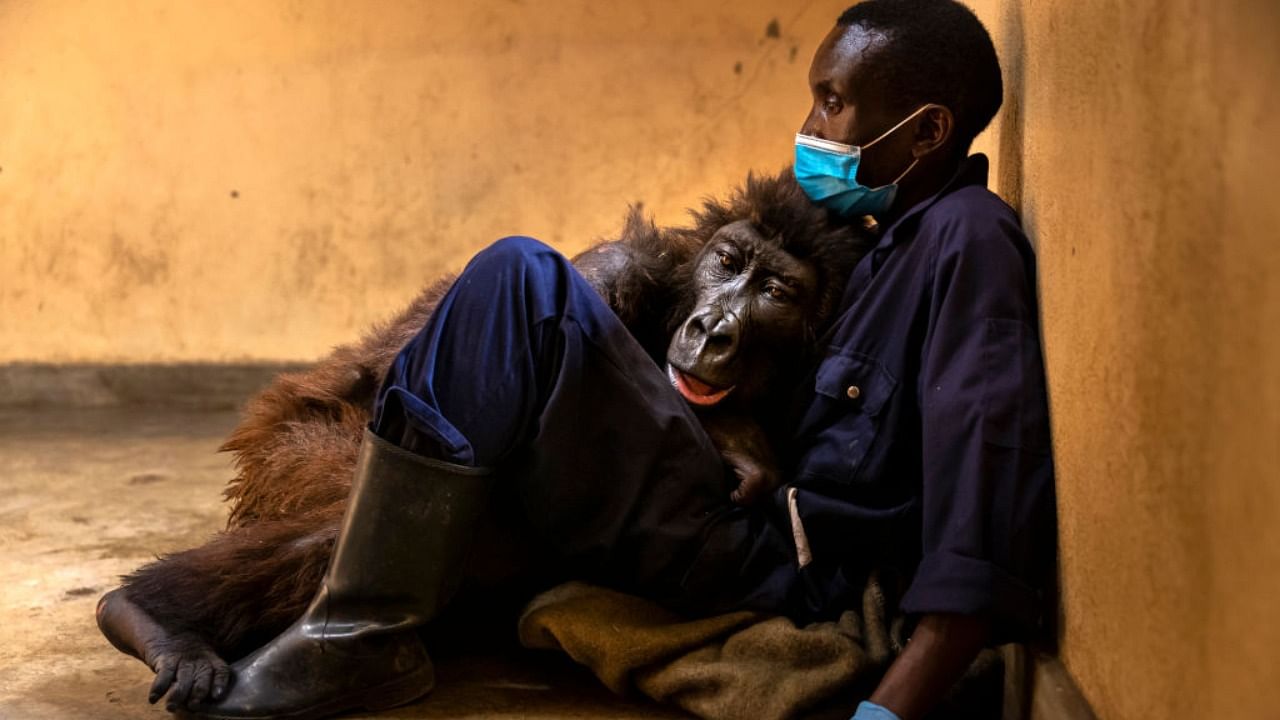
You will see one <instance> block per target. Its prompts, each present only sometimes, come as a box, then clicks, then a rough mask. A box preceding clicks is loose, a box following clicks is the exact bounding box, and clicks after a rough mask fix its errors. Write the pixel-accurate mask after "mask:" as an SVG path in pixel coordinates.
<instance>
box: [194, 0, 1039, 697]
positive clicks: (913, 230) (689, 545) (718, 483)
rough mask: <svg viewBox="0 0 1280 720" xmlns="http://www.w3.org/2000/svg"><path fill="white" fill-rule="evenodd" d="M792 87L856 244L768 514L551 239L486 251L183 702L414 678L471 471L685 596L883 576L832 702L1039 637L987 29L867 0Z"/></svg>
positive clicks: (571, 552) (728, 598) (678, 597)
mask: <svg viewBox="0 0 1280 720" xmlns="http://www.w3.org/2000/svg"><path fill="white" fill-rule="evenodd" d="M809 79H810V86H811V88H812V91H813V107H812V109H811V111H810V113H809V115H808V118H807V119H806V120H805V122H804V125H803V127H802V128H801V135H800V136H799V137H798V138H797V148H796V175H797V178H798V179H799V181H800V182H801V185H802V187H804V188H805V190H806V192H807V193H808V194H809V195H810V197H811V198H812V199H813V200H814V201H815V202H818V203H820V204H822V205H824V206H826V207H827V208H829V209H830V210H831V212H833V213H836V214H838V215H840V216H842V217H844V218H847V219H848V220H849V222H861V218H862V216H864V215H872V216H874V217H875V218H876V219H877V220H878V221H879V226H880V228H882V233H881V239H880V242H879V245H878V246H877V247H876V248H875V250H874V251H873V252H872V253H870V254H869V255H868V256H867V257H866V258H865V259H864V260H863V261H862V262H861V263H860V264H859V266H858V267H857V268H856V269H855V271H854V273H853V275H852V277H851V279H850V283H849V286H848V291H847V293H846V296H845V298H844V299H843V304H842V311H841V313H840V315H839V317H838V319H837V320H836V321H835V323H834V324H833V326H832V328H831V329H830V331H829V333H828V335H827V339H828V342H829V349H828V351H827V353H826V355H825V357H824V359H823V360H822V361H821V363H820V365H819V366H818V367H816V368H815V369H814V371H813V376H812V378H811V380H810V381H809V382H806V383H804V384H803V385H802V388H803V392H802V393H801V396H799V397H797V398H796V403H795V406H796V413H795V427H796V432H795V435H794V438H793V441H792V443H791V444H790V445H789V446H788V447H786V448H784V449H783V453H782V459H783V472H784V473H785V474H786V477H787V480H788V483H787V484H786V485H785V486H784V487H783V488H781V489H780V490H779V491H778V492H777V493H776V494H775V495H774V497H773V498H772V507H768V508H763V509H762V508H756V509H744V508H740V507H737V506H734V505H733V504H732V503H731V502H730V501H729V497H728V488H729V487H731V485H732V483H731V482H726V478H725V468H724V464H723V462H722V460H721V458H720V456H719V454H718V453H717V451H716V449H715V448H714V447H713V446H712V444H711V443H710V441H709V440H708V439H707V437H706V435H705V433H704V432H703V431H702V429H701V428H700V426H699V425H698V423H697V421H696V419H695V418H694V417H693V415H692V413H691V412H690V410H689V408H688V406H687V404H686V403H685V401H684V400H683V399H682V398H681V396H680V394H679V393H678V392H677V391H676V390H675V389H673V388H672V381H671V379H669V377H668V375H667V374H666V373H664V372H663V370H661V369H659V368H658V367H657V366H655V365H654V363H653V362H652V360H650V359H649V358H648V356H646V354H645V353H644V351H643V350H642V349H641V348H640V347H639V346H638V345H637V344H636V342H635V341H634V340H633V339H632V338H631V337H630V336H629V335H628V334H627V332H626V330H625V329H624V328H623V327H622V326H621V324H620V323H619V321H618V320H617V318H616V317H615V316H614V315H613V314H612V313H611V312H610V311H609V309H608V307H607V306H606V305H605V304H604V303H603V301H602V300H601V299H600V298H599V297H598V296H597V295H596V294H595V293H594V291H593V290H592V289H591V288H590V287H589V286H588V285H587V284H586V282H585V281H584V280H583V279H582V278H581V277H580V276H579V275H577V273H576V272H575V271H574V269H573V268H572V267H571V266H570V265H569V264H568V263H567V262H566V261H565V259H564V258H563V257H561V256H560V255H559V254H557V253H555V252H554V251H553V250H551V249H549V248H547V247H545V246H543V245H541V244H538V243H536V242H535V241H532V240H528V239H524V238H509V239H506V240H503V241H499V242H498V243H496V244H495V245H493V246H491V247H490V248H489V249H487V250H485V251H483V252H481V253H480V254H479V255H477V256H476V258H475V259H474V260H473V261H472V263H471V264H470V265H469V266H468V268H467V269H466V270H465V271H464V272H463V274H462V275H461V276H460V277H459V279H458V281H457V283H456V284H455V285H454V287H453V288H452V289H451V290H450V292H449V294H448V295H447V296H446V297H445V298H444V300H443V301H442V302H441V303H440V305H439V308H438V309H437V310H436V313H435V315H434V316H433V317H432V319H431V321H430V322H429V323H428V324H427V326H426V327H425V328H424V329H423V330H422V332H421V333H420V334H419V335H418V336H417V337H416V338H415V339H414V340H413V341H411V342H410V343H409V344H408V345H407V346H406V347H405V348H404V349H403V350H402V351H401V353H400V355H399V357H398V358H397V360H396V361H395V363H394V365H393V367H392V369H391V371H390V373H389V374H388V377H387V378H386V379H385V381H384V383H383V387H382V390H381V392H380V394H379V401H378V404H377V407H376V408H375V414H374V418H375V419H374V421H373V423H372V427H371V429H370V432H369V433H367V434H366V439H365V443H364V448H363V451H362V455H361V459H360V463H359V466H358V468H357V471H356V478H355V482H354V485H353V490H352V496H351V502H350V507H349V510H348V512H347V517H346V520H345V522H344V525H343V528H342V532H341V535H340V537H339V541H338V545H337V548H336V550H335V554H334V557H333V560H332V563H331V565H330V569H329V572H328V575H327V576H326V578H325V581H324V584H323V586H322V588H321V591H320V593H319V594H318V596H317V597H316V600H315V601H314V602H313V604H312V606H311V608H310V609H309V610H308V611H307V613H306V614H305V615H304V617H303V618H302V619H300V620H299V621H298V622H297V623H296V624H295V625H294V626H293V627H291V628H290V629H289V630H287V631H286V632H285V633H283V634H282V635H281V636H280V637H278V638H276V639H275V640H273V641H272V642H271V643H269V644H268V645H267V646H265V647H264V648H262V649H260V650H259V651H257V652H255V653H254V654H252V655H250V656H249V657H247V658H245V659H243V660H241V661H240V662H238V663H236V665H235V667H234V678H235V679H234V681H233V683H232V685H231V686H230V687H229V688H226V689H223V688H218V689H216V690H215V692H214V697H216V698H218V699H217V700H216V701H214V702H213V703H211V704H206V705H201V706H198V707H197V708H194V711H195V712H196V713H197V714H200V715H202V716H205V717H216V718H259V717H291V718H303V717H305V718H315V717H323V716H326V715H330V714H334V713H339V712H344V711H348V710H353V709H360V708H371V709H380V708H383V707H391V706H394V705H397V704H401V703H404V702H408V701H410V700H413V699H415V698H416V697H418V696H420V695H421V694H423V693H425V692H426V691H427V690H428V689H429V688H430V686H431V683H432V679H433V675H432V670H431V663H430V660H429V658H428V656H427V654H426V651H425V650H424V648H423V646H422V642H421V640H420V639H419V636H418V634H417V633H416V632H414V631H415V630H416V629H417V628H418V627H420V626H421V625H422V624H423V623H425V622H426V621H428V620H429V619H430V618H431V617H433V616H434V615H435V613H436V611H437V610H438V609H439V607H440V605H441V604H442V603H444V602H445V601H446V600H447V595H448V591H449V588H450V587H451V586H452V582H453V578H454V577H456V575H457V573H458V566H459V564H460V562H461V561H462V559H463V557H464V556H465V553H466V552H467V550H468V547H469V545H470V542H469V535H470V534H471V530H472V526H473V524H474V522H475V518H476V516H477V515H478V514H479V512H480V511H481V509H482V508H483V507H484V506H485V504H486V503H487V502H489V500H488V497H489V491H490V489H491V488H493V489H494V492H495V494H498V493H500V494H502V495H503V496H505V497H507V498H517V499H518V500H517V504H518V505H519V507H520V508H521V511H522V512H523V514H524V515H525V517H526V519H527V520H528V522H529V524H530V525H531V526H532V527H533V528H534V529H535V530H536V531H537V532H538V534H539V535H540V536H541V537H542V538H543V539H545V540H546V541H547V542H548V543H549V544H550V545H551V546H552V547H553V548H554V549H555V551H556V552H557V553H558V554H559V556H560V558H561V559H562V561H563V562H564V563H568V564H570V565H571V566H572V567H574V568H575V569H580V570H581V572H582V573H583V574H584V575H585V576H587V577H590V578H591V579H594V580H596V581H599V582H605V583H609V584H612V585H614V586H616V587H619V588H622V589H625V590H628V591H631V592H636V593H640V594H644V595H647V596H649V597H652V598H655V599H657V600H660V601H662V602H666V603H669V604H672V605H674V606H677V607H681V608H684V609H686V610H689V611H690V612H703V613H706V612H716V611H721V610H726V609H731V608H740V607H752V608H762V609H769V610H773V611H777V612H783V613H787V614H789V615H792V616H793V617H796V618H797V619H802V620H805V619H810V618H815V617H824V616H829V615H832V614H835V613H838V612H839V611H841V610H843V609H845V608H847V607H849V606H850V605H851V604H853V603H854V602H855V598H856V597H857V593H858V592H859V590H860V587H861V583H862V582H864V581H865V578H866V576H867V574H868V573H869V572H870V570H871V569H873V568H890V569H894V570H897V571H898V572H900V573H901V574H902V575H903V576H904V577H906V578H909V585H908V587H907V590H906V593H905V595H904V597H903V600H902V610H903V611H904V612H906V613H909V614H910V615H911V616H912V617H913V618H915V619H916V624H915V628H914V631H913V634H912V635H911V642H910V643H909V644H908V645H907V647H906V649H905V650H904V651H903V652H902V654H901V655H900V656H899V657H898V658H897V660H896V661H895V662H894V663H893V664H892V666H891V667H890V669H889V671H888V672H887V674H886V675H885V677H884V678H883V681H882V682H881V683H880V685H879V687H878V688H877V689H876V691H875V693H874V694H873V695H872V696H871V698H870V700H869V701H868V702H866V703H863V704H862V705H861V706H860V707H859V709H858V712H857V715H856V717H857V718H859V720H861V719H864V718H893V717H899V718H903V719H910V718H918V717H921V716H922V715H923V714H924V713H926V712H927V711H928V710H929V708H931V707H932V706H933V705H934V704H935V703H936V702H937V700H938V699H939V698H940V696H941V695H942V694H943V693H944V692H945V691H946V690H947V689H948V688H949V687H950V686H951V684H952V683H953V682H954V681H955V680H956V679H957V678H958V677H959V675H960V674H961V673H962V672H963V671H964V669H965V668H966V667H967V666H968V665H969V663H970V661H971V660H972V659H973V657H974V655H975V654H976V653H977V651H978V650H979V649H980V648H981V647H983V646H984V644H987V643H990V642H993V641H995V640H1004V639H1011V638H1026V637H1028V636H1030V635H1032V634H1033V633H1035V632H1036V631H1037V630H1038V629H1039V627H1040V624H1041V616H1042V614H1043V612H1044V609H1045V602H1044V598H1043V591H1044V589H1045V588H1046V587H1048V585H1049V580H1050V578H1051V576H1052V573H1053V572H1054V563H1053V555H1052V553H1053V546H1054V538H1055V527H1054V504H1053V477H1052V463H1051V460H1050V456H1049V450H1048V420H1047V412H1046V398H1045V387H1044V378H1043V370H1042V362H1041V354H1040V348H1039V341H1038V331H1037V309H1036V301H1035V269H1034V260H1033V257H1032V254H1031V250H1030V248H1029V246H1028V244H1027V241H1026V239H1025V237H1024V236H1023V234H1022V231H1021V229H1020V228H1019V224H1018V220H1017V217H1016V216H1015V215H1014V213H1013V212H1012V211H1011V210H1010V209H1009V208H1008V207H1007V206H1006V205H1005V204H1004V203H1003V202H1001V201H1000V200H999V199H998V198H996V197H995V196H994V195H993V194H991V193H990V192H989V191H988V190H987V189H986V188H985V181H986V160H985V158H983V157H981V156H975V157H966V156H967V152H968V148H969V145H970V141H971V140H972V139H973V137H974V136H975V135H977V133H978V132H980V131H981V130H982V129H983V128H984V127H985V126H986V125H987V123H988V122H989V121H990V120H991V118H992V117H993V116H994V114H995V112H996V110H997V109H998V107H999V105H1000V100H1001V79H1000V69H999V65H998V63H997V61H996V56H995V51H994V49H993V47H992V44H991V40H990V38H989V37H988V36H987V34H986V31H985V30H984V29H983V28H982V26H981V24H980V23H979V22H978V20H977V19H976V18H975V17H974V16H973V15H972V13H970V12H969V11H968V10H967V9H965V8H964V7H963V6H960V5H958V4H956V3H953V2H951V1H950V0H898V1H895V0H868V1H867V2H864V3H861V4H859V5H856V6H854V7H853V8H851V9H850V10H848V11H847V12H846V13H845V14H844V15H843V16H842V17H841V18H840V20H839V22H838V24H837V25H836V27H835V29H833V30H832V31H831V33H830V34H829V35H828V36H827V38H826V39H825V40H824V41H823V43H822V46H821V47H820V48H819V50H818V52H817V54H816V56H815V58H814V60H813V64H812V67H811V69H810V78H809ZM766 505H769V503H766ZM797 537H803V538H805V539H806V543H805V545H806V548H805V551H804V552H798V550H797V541H796V538H797Z"/></svg>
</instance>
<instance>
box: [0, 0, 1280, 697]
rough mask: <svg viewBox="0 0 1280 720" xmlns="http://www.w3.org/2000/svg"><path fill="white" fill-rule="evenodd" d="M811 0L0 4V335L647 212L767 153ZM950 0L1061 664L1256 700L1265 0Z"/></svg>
mask: <svg viewBox="0 0 1280 720" xmlns="http://www.w3.org/2000/svg"><path fill="white" fill-rule="evenodd" d="M842 5H843V3H839V2H835V3H833V2H815V3H812V4H809V5H797V4H795V3H788V2H781V1H776V2H765V1H763V0H755V1H752V2H742V3H734V4H725V3H719V2H711V1H710V0H683V1H681V2H675V1H671V2H635V3H597V2H591V1H590V0H577V1H573V2H568V1H566V2H560V3H524V4H519V3H502V4H498V3H488V2H483V3H482V2H476V3H453V4H445V3H422V4H410V3H392V2H383V3H338V2H325V3H321V2H297V3H282V2H279V3H258V2H228V3H205V4H199V5H173V4H169V3H161V2H153V3H148V2H140V1H138V0H129V1H127V2H126V1H124V0H121V1H118V2H108V1H107V0H101V1H100V2H95V3H88V4H81V3H59V2H44V3H26V2H14V1H13V0H8V1H6V0H0V268H2V269H3V271H4V273H5V281H4V282H3V283H0V362H3V361H9V360H37V361H51V362H60V361H86V360H87V361H125V362H145V361H168V360H208V361H221V360H232V359H236V360H241V359H287V360H306V359H310V358H315V357H317V356H319V355H320V354H322V353H323V352H324V351H325V350H326V348H327V347H329V346H330V345H332V344H334V343H337V342H341V341H343V340H345V339H348V338H350V337H352V336H353V334H354V333H356V332H358V329H359V328H360V327H362V326H364V325H365V324H366V323H368V322H369V321H371V320H373V319H376V318H379V317H383V316H385V315H386V314H387V313H388V312H390V310H391V309H393V308H395V307H397V306H398V305H399V304H401V303H402V302H403V301H405V300H406V299H407V298H408V297H409V296H410V295H412V293H413V292H414V291H415V289H416V288H418V287H419V286H420V285H421V284H422V283H423V282H425V281H426V280H428V279H429V278H431V277H433V276H434V275H436V274H437V273H439V272H441V271H442V270H445V269H456V268H457V267H459V266H460V265H461V263H463V262H465V259H466V258H467V257H468V256H469V255H470V253H472V252H473V251H474V250H475V249H477V248H478V247H480V246H481V245H483V244H484V243H486V242H488V241H489V240H491V239H493V238H495V237H498V236H500V235H503V234H507V233H517V232H519V233H526V234H532V235H536V236H539V237H542V238H544V239H546V240H549V241H551V242H553V243H555V244H556V245H558V246H559V247H561V248H562V249H564V250H566V251H569V252H571V251H573V250H576V249H578V248H581V247H582V246H583V245H584V244H585V243H586V242H588V241H589V240H590V239H592V238H594V237H598V236H601V235H606V234H608V233H610V232H611V231H612V230H613V229H614V228H616V227H617V225H618V218H619V217H620V216H621V213H622V210H623V208H624V207H625V205H626V204H627V203H628V202H632V201H637V200H642V201H644V202H645V203H646V205H647V206H649V207H650V208H651V209H652V210H653V211H654V212H655V213H656V215H657V217H658V219H659V220H660V221H663V222H678V221H680V220H681V218H682V209H683V208H684V207H687V206H688V205H690V204H691V203H693V202H694V201H696V199H697V198H698V197H700V196H701V195H703V194H705V193H709V192H719V191H722V190H723V189H724V188H726V187H727V186H728V185H729V184H730V183H732V182H734V181H736V180H737V179H739V178H741V177H742V176H743V175H744V173H745V172H746V171H747V170H748V169H751V168H759V169H773V168H776V167H779V166H780V165H782V164H783V163H785V162H786V161H787V158H788V156H789V152H790V144H791V133H792V132H793V131H794V130H795V127H796V125H797V124H798V123H799V121H800V119H801V116H802V115H803V111H804V107H805V103H806V92H805V89H804V75H805V67H806V64H807V61H808V58H809V56H810V55H811V53H812V49H813V47H814V46H815V45H816V43H817V42H818V40H819V39H820V38H821V36H822V35H823V33H824V32H825V30H826V29H827V27H828V26H829V24H830V21H831V19H833V18H834V17H835V16H836V14H838V12H839V10H840V9H841V8H842ZM974 6H975V8H976V9H977V10H978V12H979V14H980V16H981V17H982V18H983V19H984V21H985V22H986V23H987V24H988V27H989V28H990V29H991V30H992V33H993V35H994V36H995V37H996V41H997V45H998V47H999V49H1000V51H1001V56H1002V59H1003V61H1004V64H1005V71H1006V80H1007V84H1008V93H1007V98H1006V106H1005V109H1004V110H1003V111H1002V113H1001V117H1000V119H999V121H998V122H997V123H996V125H995V126H994V127H993V128H992V129H991V130H990V131H989V132H988V133H987V134H986V135H985V136H984V137H983V138H982V139H981V140H980V142H979V144H978V146H979V149H981V150H984V151H986V152H989V153H990V154H991V155H992V157H993V163H994V169H995V173H994V175H993V187H994V188H995V189H997V190H998V191H999V192H1000V193H1001V194H1002V195H1003V196H1004V197H1005V198H1006V199H1008V200H1009V201H1010V202H1011V203H1013V204H1014V205H1015V206H1016V207H1018V208H1019V209H1020V210H1021V211H1022V213H1023V215H1024V219H1025V222H1026V224H1027V227H1028V230H1029V232H1030V234H1031V236H1032V239H1033V241H1034V242H1035V243H1036V245H1037V249H1038V252H1039V257H1040V267H1041V275H1040V290H1041V295H1042V302H1043V313H1044V340H1045V350H1046V360H1047V366H1048V368H1047V369H1048V376H1049V384H1050V391H1051V405H1052V413H1053V421H1054V433H1055V452H1056V459H1057V467H1058V478H1059V487H1058V494H1059V505H1060V527H1061V546H1062V561H1061V563H1062V576H1063V578H1062V579H1063V620H1064V622H1063V625H1062V650H1063V656H1064V660H1065V662H1066V664H1067V667H1068V668H1069V670H1070V671H1071V672H1072V674H1073V675H1074V676H1075V678H1076V679H1077V680H1078V682H1079V684H1080V685H1081V688H1082V689H1083V691H1084V692H1085V694H1086V695H1087V697H1088V698H1089V700H1090V701H1091V702H1092V704H1093V705H1094V707H1095V709H1096V710H1097V711H1098V713H1099V715H1100V716H1101V717H1103V718H1164V717H1194V716H1205V715H1208V714H1210V713H1212V714H1213V715H1215V716H1219V717H1240V718H1264V717H1274V716H1275V714H1276V709H1277V708H1280V676H1278V675H1277V674H1276V673H1277V668H1280V650H1278V648H1280V616H1277V611H1276V606H1277V602H1280V600H1278V598H1280V291H1278V290H1277V282H1276V280H1275V279H1274V278H1276V277H1277V276H1278V275H1280V199H1278V198H1277V180H1276V178H1277V177H1280V100H1277V97H1278V95H1277V92H1276V88H1280V5H1277V4H1276V3H1274V2H1272V0H1219V1H1218V2H1214V3H1205V2H1195V1H1193V0H1171V1H1165V0H1143V1H1142V2H1133V3H1119V4H1117V3H1107V2H1102V1H1101V0H1046V1H1041V0H1035V1H1031V2H1019V1H1018V0H979V1H977V2H975V3H974ZM196 8H198V9H196ZM775 19H776V20H777V22H778V25H777V32H772V31H771V30H770V22H771V21H773V20H775ZM774 35H776V36H777V37H774ZM793 48H794V50H793ZM738 63H741V66H738ZM233 191H234V192H235V193H237V194H238V197H234V198H233V197H232V192H233Z"/></svg>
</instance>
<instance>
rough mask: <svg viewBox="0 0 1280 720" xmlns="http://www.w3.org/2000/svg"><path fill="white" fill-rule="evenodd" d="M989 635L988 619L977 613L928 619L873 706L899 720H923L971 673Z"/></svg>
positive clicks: (913, 636) (873, 699) (918, 628)
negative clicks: (972, 666) (881, 708)
mask: <svg viewBox="0 0 1280 720" xmlns="http://www.w3.org/2000/svg"><path fill="white" fill-rule="evenodd" d="M989 632H990V624H989V623H988V622H987V621H986V619H985V618H981V617H977V616H974V615H941V614H939V615H925V616H924V617H922V618H920V624H918V625H917V626H916V629H915V632H914V633H912V634H911V639H910V640H909V641H908V642H907V647H906V648H905V649H904V650H903V651H902V654H901V655H899V656H898V659H896V660H894V661H893V664H892V665H890V666H889V671H888V672H887V673H885V675H884V678H883V679H881V680H880V685H879V686H878V687H877V688H876V691H875V692H874V693H872V694H871V702H872V703H874V704H875V705H879V706H881V707H883V708H885V709H887V710H889V711H891V712H892V713H893V714H895V715H897V716H898V717H899V718H901V720H917V718H921V717H924V715H925V713H927V712H929V711H930V710H932V709H933V707H934V706H935V705H937V704H938V701H939V700H941V699H942V696H943V695H944V694H946V692H947V690H949V689H951V686H952V685H954V684H955V682H956V680H959V679H960V676H961V675H963V674H964V672H965V670H968V669H969V665H970V663H972V662H973V659H974V658H975V657H977V655H978V652H979V651H980V650H982V648H983V646H984V645H985V644H986V642H987V637H988V635H989Z"/></svg>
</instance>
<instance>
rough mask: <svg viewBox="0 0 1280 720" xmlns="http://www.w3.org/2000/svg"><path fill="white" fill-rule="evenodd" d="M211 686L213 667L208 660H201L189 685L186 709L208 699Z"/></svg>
mask: <svg viewBox="0 0 1280 720" xmlns="http://www.w3.org/2000/svg"><path fill="white" fill-rule="evenodd" d="M212 685H213V665H212V664H211V663H210V662H209V661H208V660H201V661H200V666H199V667H198V668H197V669H196V678H195V681H194V682H192V684H191V696H190V697H188V698H187V707H191V706H192V705H195V704H196V703H201V702H204V701H205V699H206V698H208V697H209V688H210V687H212Z"/></svg>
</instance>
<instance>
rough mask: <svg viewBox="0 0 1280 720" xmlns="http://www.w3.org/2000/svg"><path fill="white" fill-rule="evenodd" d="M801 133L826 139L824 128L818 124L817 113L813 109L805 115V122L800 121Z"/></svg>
mask: <svg viewBox="0 0 1280 720" xmlns="http://www.w3.org/2000/svg"><path fill="white" fill-rule="evenodd" d="M800 134H801V135H809V136H811V137H816V138H820V139H822V140H826V138H825V137H824V136H823V135H822V128H821V126H820V125H819V124H818V118H817V114H816V113H814V112H812V111H810V113H809V114H808V115H806V116H805V118H804V122H802V123H800Z"/></svg>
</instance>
